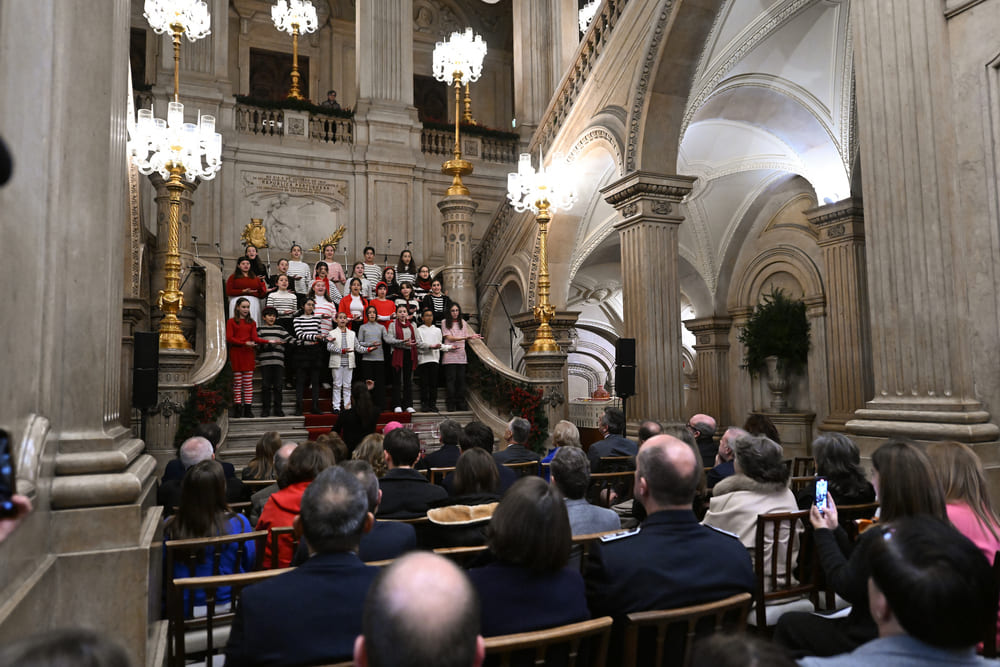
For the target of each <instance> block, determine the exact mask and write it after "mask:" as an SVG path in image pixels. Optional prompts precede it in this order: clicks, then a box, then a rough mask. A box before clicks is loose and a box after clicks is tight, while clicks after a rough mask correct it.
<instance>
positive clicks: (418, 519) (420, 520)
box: [378, 514, 431, 526]
mask: <svg viewBox="0 0 1000 667" xmlns="http://www.w3.org/2000/svg"><path fill="white" fill-rule="evenodd" d="M378 520H379V521H395V522H396V523H409V524H412V525H413V526H418V525H420V524H424V523H430V521H431V520H430V519H428V518H427V515H426V514H425V515H423V516H415V517H410V518H409V519H392V518H388V517H381V516H380V517H379V518H378Z"/></svg>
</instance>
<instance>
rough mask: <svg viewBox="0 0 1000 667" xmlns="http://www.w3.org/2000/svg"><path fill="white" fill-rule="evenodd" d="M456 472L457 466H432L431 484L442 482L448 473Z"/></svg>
mask: <svg viewBox="0 0 1000 667" xmlns="http://www.w3.org/2000/svg"><path fill="white" fill-rule="evenodd" d="M450 472H455V466H451V467H448V468H431V469H430V473H431V476H430V482H431V484H441V483H442V482H443V481H444V478H445V477H447V476H448V473H450Z"/></svg>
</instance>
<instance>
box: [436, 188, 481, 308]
mask: <svg viewBox="0 0 1000 667" xmlns="http://www.w3.org/2000/svg"><path fill="white" fill-rule="evenodd" d="M437 206H438V210H440V211H441V215H442V216H444V222H443V223H442V225H441V227H442V232H443V234H444V262H445V263H444V289H445V291H446V292H447V293H448V296H449V297H451V300H452V301H456V302H458V304H459V305H461V306H462V312H463V313H467V314H468V315H470V316H471V318H473V319H474V320H475V322H476V323H478V322H479V311H478V306H477V304H476V272H475V270H474V269H473V268H472V216H473V214H474V213H475V212H476V209H477V208H478V207H479V203H478V202H476V201H475V200H474V199H472V197H468V196H465V195H449V196H446V197H444V198H443V199H441V201H439V202H438V205H437Z"/></svg>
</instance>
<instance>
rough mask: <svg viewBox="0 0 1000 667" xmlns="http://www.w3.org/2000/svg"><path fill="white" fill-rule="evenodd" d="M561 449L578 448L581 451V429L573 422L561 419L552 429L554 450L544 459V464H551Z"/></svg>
mask: <svg viewBox="0 0 1000 667" xmlns="http://www.w3.org/2000/svg"><path fill="white" fill-rule="evenodd" d="M560 447H576V448H577V449H581V451H582V445H580V429H578V428H577V427H576V424H574V423H573V422H571V421H566V420H565V419H560V420H559V421H558V422H557V423H556V426H555V428H553V429H552V449H550V450H549V451H548V453H547V454H546V455H545V456H544V457H543V458H542V463H549V462H550V461H552V458H553V457H554V456H555V455H556V453H557V452H558V451H559V448H560Z"/></svg>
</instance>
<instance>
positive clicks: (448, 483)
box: [441, 464, 521, 496]
mask: <svg viewBox="0 0 1000 667" xmlns="http://www.w3.org/2000/svg"><path fill="white" fill-rule="evenodd" d="M497 472H498V473H500V486H499V487H498V488H497V493H499V494H500V495H501V496H502V495H503V494H505V493H506V492H507V489H509V488H510V487H512V486H513V485H514V482H516V481H517V480H519V479H520V478H521V477H520V476H519V475H518V474H517V473H516V472H514V471H513V470H511V469H510V468H508V467H506V466H502V465H500V464H497ZM454 483H455V473H454V472H450V473H448V474H447V475H445V476H444V479H442V480H441V486H443V487H444V488H445V489H446V490H447V491H448V495H451V494H452V491H453V489H454V487H453V485H454Z"/></svg>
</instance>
